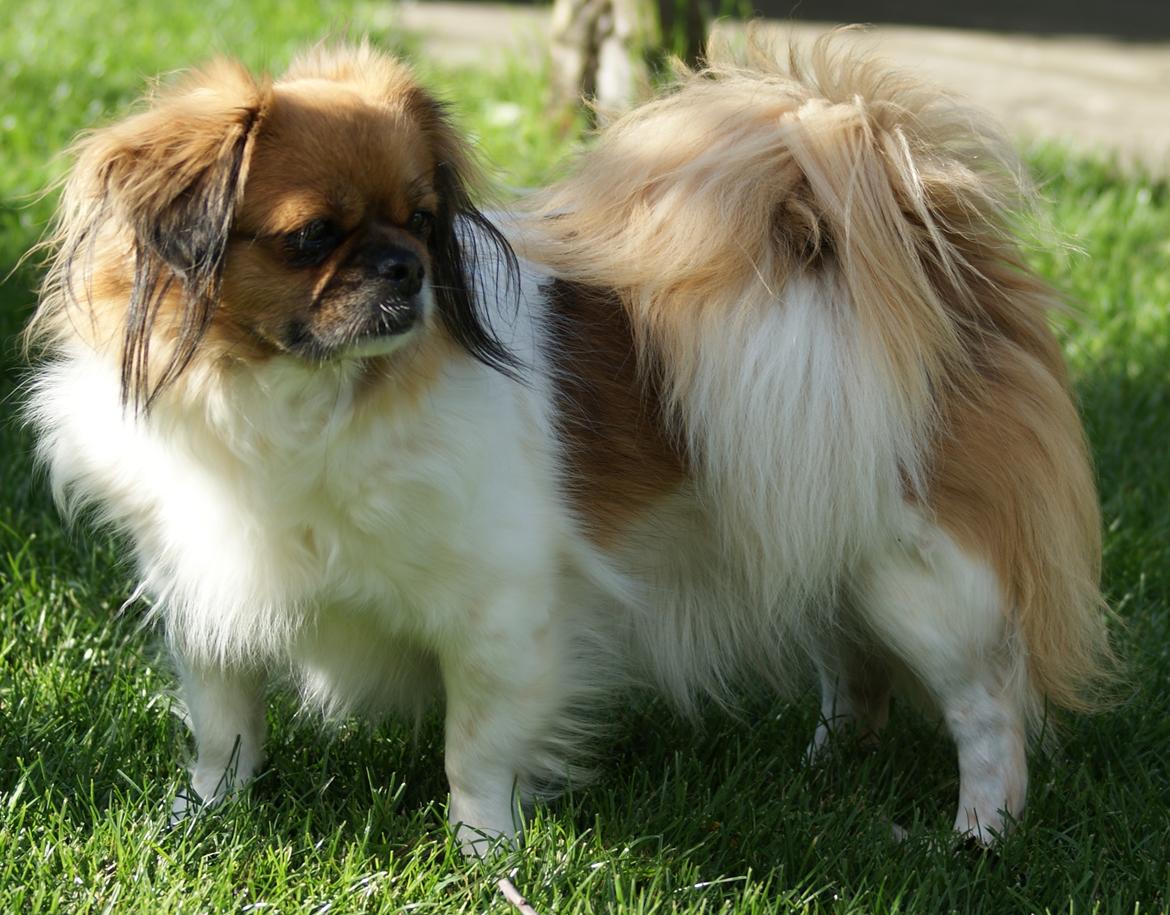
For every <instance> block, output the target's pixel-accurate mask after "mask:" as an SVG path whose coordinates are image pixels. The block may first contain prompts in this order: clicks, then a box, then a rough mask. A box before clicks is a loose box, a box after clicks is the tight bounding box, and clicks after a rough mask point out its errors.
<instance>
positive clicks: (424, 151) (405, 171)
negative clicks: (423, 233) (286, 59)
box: [244, 80, 434, 221]
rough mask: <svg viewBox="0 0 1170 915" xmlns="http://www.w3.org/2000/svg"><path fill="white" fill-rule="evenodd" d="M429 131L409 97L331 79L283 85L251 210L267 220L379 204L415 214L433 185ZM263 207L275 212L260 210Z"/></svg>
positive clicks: (248, 194) (253, 179)
mask: <svg viewBox="0 0 1170 915" xmlns="http://www.w3.org/2000/svg"><path fill="white" fill-rule="evenodd" d="M433 170H434V156H433V154H432V151H431V148H430V143H429V142H428V138H427V134H426V131H425V130H424V128H423V127H422V125H421V124H420V123H419V121H418V119H417V117H416V116H415V115H414V113H413V111H412V110H411V107H410V105H409V99H408V98H405V97H404V98H402V99H398V98H394V97H390V98H373V99H372V98H369V97H368V96H366V95H364V94H363V93H362V92H360V91H358V90H357V89H356V88H353V87H350V86H347V85H345V84H339V83H334V82H331V81H328V80H301V81H297V82H296V83H292V84H288V85H285V86H278V87H277V89H276V91H275V92H274V94H273V99H272V103H271V107H270V109H269V111H268V112H267V114H266V116H265V118H264V122H263V124H262V126H261V130H260V133H259V135H258V137H257V141H256V148H255V152H254V154H253V157H252V161H251V165H250V168H249V175H248V180H247V185H246V190H245V195H244V196H245V201H244V211H245V214H246V215H252V216H254V217H257V218H262V219H264V220H265V221H267V220H268V219H270V218H275V219H276V220H277V221H283V220H281V219H280V213H279V212H277V211H279V210H281V209H286V210H287V209H291V210H296V211H298V212H300V211H306V210H311V209H314V208H318V209H322V208H325V209H338V208H344V209H348V208H352V207H358V206H360V207H366V206H369V205H375V206H378V207H379V208H382V209H388V210H392V211H398V210H400V209H405V210H406V212H407V213H408V212H409V208H410V207H411V205H412V200H413V198H417V196H418V195H419V193H420V191H421V192H426V191H428V190H429V189H430V187H431V179H432V177H433ZM258 210H263V211H270V212H258Z"/></svg>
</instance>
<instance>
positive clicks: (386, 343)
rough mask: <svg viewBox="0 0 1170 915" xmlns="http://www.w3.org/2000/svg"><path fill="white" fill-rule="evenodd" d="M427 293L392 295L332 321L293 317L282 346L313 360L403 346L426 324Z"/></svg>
mask: <svg viewBox="0 0 1170 915" xmlns="http://www.w3.org/2000/svg"><path fill="white" fill-rule="evenodd" d="M427 312H428V306H427V297H426V296H425V295H423V294H419V295H412V296H409V297H406V298H403V297H400V296H390V297H383V298H380V299H376V300H375V301H373V302H372V303H369V304H363V305H362V306H360V307H359V308H353V309H347V313H346V314H345V315H344V316H343V317H341V318H334V319H332V320H329V321H324V320H317V321H314V320H312V318H313V317H314V316H310V319H309V320H299V319H298V320H294V321H292V322H291V323H290V324H289V325H288V326H287V328H286V330H285V333H284V334H283V339H282V340H281V349H283V350H284V351H286V352H288V353H291V354H293V355H295V356H298V357H300V358H302V359H307V360H310V361H313V362H325V361H328V360H332V359H354V358H359V359H361V358H369V357H373V356H384V355H386V354H387V353H392V352H394V351H395V350H397V349H400V348H401V347H402V346H403V345H404V344H405V343H406V342H407V341H408V340H410V339H413V338H414V337H415V336H416V335H417V334H418V333H419V332H420V331H421V330H422V329H423V328H424V327H425V325H426V319H427Z"/></svg>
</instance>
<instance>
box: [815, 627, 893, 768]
mask: <svg viewBox="0 0 1170 915" xmlns="http://www.w3.org/2000/svg"><path fill="white" fill-rule="evenodd" d="M814 663H815V665H816V669H817V676H818V679H819V680H820V687H821V714H820V721H819V722H818V724H817V729H816V733H815V734H814V735H813V739H812V742H811V743H810V744H809V746H808V750H807V752H806V756H807V758H808V760H809V761H810V762H818V761H820V759H821V758H822V757H823V756H824V753H825V750H826V749H827V747H828V745H829V742H830V741H831V740H833V739H835V738H837V737H838V736H842V735H845V734H850V733H851V734H852V735H853V736H855V737H856V738H857V740H858V741H860V742H861V744H862V745H863V746H872V745H873V744H875V743H876V742H877V739H878V736H879V735H880V734H881V731H882V728H884V727H885V725H886V721H887V720H888V719H889V716H890V674H889V670H888V669H887V668H886V665H885V663H884V661H883V660H882V659H881V658H880V657H879V656H878V654H877V652H875V651H873V650H872V648H871V646H866V645H864V644H862V643H860V642H857V641H855V640H854V639H852V638H850V637H849V636H848V635H847V634H845V633H837V634H835V635H832V636H825V637H824V638H822V640H821V641H820V644H819V645H818V646H817V650H816V653H815V658H814Z"/></svg>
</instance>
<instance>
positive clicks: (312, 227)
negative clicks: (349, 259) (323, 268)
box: [284, 219, 344, 267]
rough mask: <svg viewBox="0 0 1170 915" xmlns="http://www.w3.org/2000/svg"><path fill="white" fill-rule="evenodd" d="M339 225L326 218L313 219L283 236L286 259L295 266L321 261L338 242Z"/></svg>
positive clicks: (341, 233) (340, 231) (309, 264)
mask: <svg viewBox="0 0 1170 915" xmlns="http://www.w3.org/2000/svg"><path fill="white" fill-rule="evenodd" d="M343 234H344V233H343V232H342V230H341V227H340V226H339V225H337V223H335V222H332V221H331V220H328V219H314V220H313V221H312V222H307V223H305V224H304V225H303V226H301V227H300V228H299V229H297V230H296V231H295V232H289V233H288V234H287V235H286V236H285V237H284V248H285V251H286V252H287V253H288V259H289V260H290V261H291V262H292V263H293V264H295V265H297V266H303V267H307V266H312V265H314V264H319V263H321V261H323V260H324V259H325V258H326V257H327V256H328V255H329V254H330V252H332V251H333V249H334V248H336V247H337V246H338V245H339V244H340V243H341V239H342V236H343Z"/></svg>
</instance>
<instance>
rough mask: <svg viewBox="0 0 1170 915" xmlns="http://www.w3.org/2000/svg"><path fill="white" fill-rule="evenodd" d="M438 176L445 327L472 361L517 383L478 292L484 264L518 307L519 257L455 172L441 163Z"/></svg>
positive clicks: (438, 269)
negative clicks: (488, 322) (484, 313)
mask: <svg viewBox="0 0 1170 915" xmlns="http://www.w3.org/2000/svg"><path fill="white" fill-rule="evenodd" d="M436 173H437V174H436V184H437V185H438V187H437V190H438V192H439V197H440V199H441V201H442V204H441V207H442V210H443V212H441V213H440V218H439V219H438V221H437V224H436V231H435V239H434V247H433V251H432V255H433V262H434V266H435V282H434V289H435V297H436V299H437V302H438V306H439V313H440V314H441V315H442V318H443V324H444V325H445V326H446V328H447V332H448V333H450V334H451V337H452V338H453V339H454V340H455V342H456V343H458V344H459V345H460V346H461V347H463V349H464V350H466V351H467V352H468V353H469V354H470V355H471V356H472V357H474V358H475V359H478V360H479V361H480V362H482V363H483V364H484V365H486V366H489V367H491V368H493V369H496V370H497V371H499V372H501V373H503V374H504V375H507V376H508V377H509V378H514V379H517V380H519V378H520V374H519V370H520V368H521V365H520V362H519V360H518V359H517V358H516V357H515V356H514V355H513V354H512V353H510V352H509V351H508V349H507V347H505V346H504V344H503V343H501V342H500V341H499V339H498V338H497V337H496V335H495V333H494V332H493V331H492V329H491V328H490V327H489V326H488V325H487V324H486V323H485V322H484V316H483V308H482V304H481V302H482V299H481V298H480V293H481V290H480V289H479V288H478V283H479V278H480V276H481V270H480V267H481V265H484V266H486V267H487V268H489V269H487V270H486V275H487V276H490V277H491V280H492V282H493V284H494V285H495V286H496V288H498V289H501V290H503V292H504V293H505V294H510V295H512V296H514V297H515V298H516V305H517V307H519V297H520V265H519V263H518V261H517V260H516V253H515V252H514V251H513V250H512V246H511V245H510V244H508V240H507V239H506V238H504V236H503V234H502V233H501V232H500V230H499V229H497V228H496V227H495V226H494V225H493V224H492V222H491V220H489V219H488V218H487V217H486V216H484V215H483V213H481V212H480V211H479V210H478V209H476V207H475V205H474V204H472V202H471V198H470V196H469V195H468V193H467V188H466V187H465V185H464V183H463V180H462V178H461V177H460V175H459V174H458V172H457V171H456V169H455V167H454V166H453V165H451V164H450V163H447V162H440V163H439V164H438V166H437V167H436ZM485 249H486V250H485Z"/></svg>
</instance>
